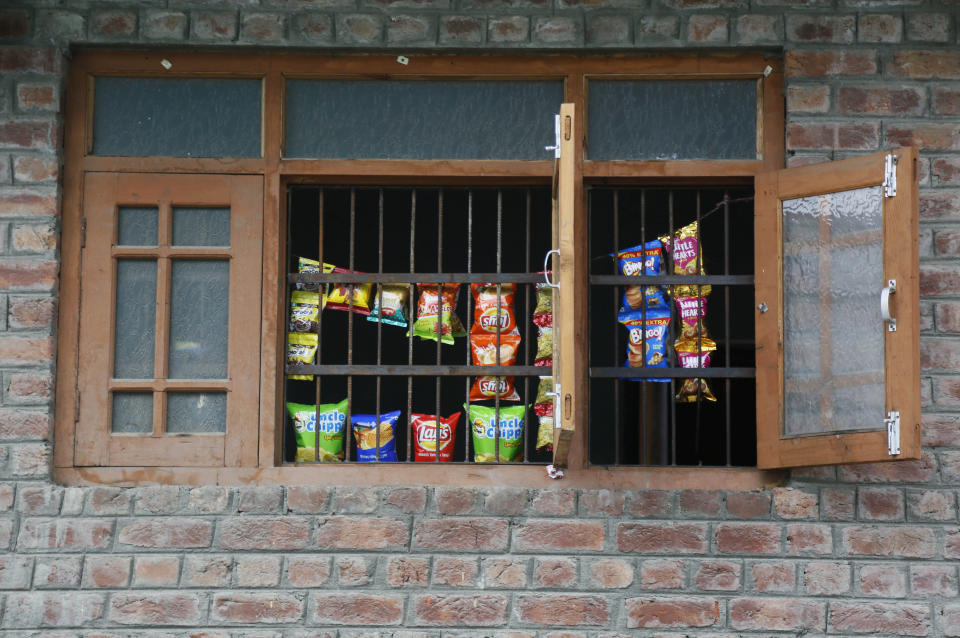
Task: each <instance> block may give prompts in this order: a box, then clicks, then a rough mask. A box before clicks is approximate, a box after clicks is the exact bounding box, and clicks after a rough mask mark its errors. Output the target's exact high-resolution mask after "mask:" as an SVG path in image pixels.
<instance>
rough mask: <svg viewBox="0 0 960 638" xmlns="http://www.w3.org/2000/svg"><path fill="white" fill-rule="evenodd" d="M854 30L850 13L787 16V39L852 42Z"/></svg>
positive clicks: (854, 24) (835, 42)
mask: <svg viewBox="0 0 960 638" xmlns="http://www.w3.org/2000/svg"><path fill="white" fill-rule="evenodd" d="M856 30H857V26H856V20H855V18H854V16H852V15H809V14H794V15H789V16H787V40H792V41H797V42H830V43H833V44H852V43H853V38H854V34H855V33H856Z"/></svg>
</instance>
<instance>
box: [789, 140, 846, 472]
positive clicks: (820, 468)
mask: <svg viewBox="0 0 960 638" xmlns="http://www.w3.org/2000/svg"><path fill="white" fill-rule="evenodd" d="M827 161H830V160H829V159H828V160H827ZM790 478H793V479H798V480H802V481H810V482H815V483H831V482H833V481H836V480H837V470H836V468H834V466H832V465H813V466H810V465H808V466H805V467H796V468H793V469H792V470H790Z"/></svg>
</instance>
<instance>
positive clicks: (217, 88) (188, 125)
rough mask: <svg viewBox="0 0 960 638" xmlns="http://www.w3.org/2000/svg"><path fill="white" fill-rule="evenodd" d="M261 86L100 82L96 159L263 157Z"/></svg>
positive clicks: (96, 89) (134, 80)
mask: <svg viewBox="0 0 960 638" xmlns="http://www.w3.org/2000/svg"><path fill="white" fill-rule="evenodd" d="M260 103H261V99H260V80H245V79H216V78H109V77H100V78H96V80H95V84H94V93H93V153H94V154H95V155H120V156H140V157H143V156H148V155H166V156H172V157H260V128H261V125H260V120H261V116H260Z"/></svg>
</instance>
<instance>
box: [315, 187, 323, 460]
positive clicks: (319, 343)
mask: <svg viewBox="0 0 960 638" xmlns="http://www.w3.org/2000/svg"><path fill="white" fill-rule="evenodd" d="M318 190H319V192H318V194H317V197H318V199H317V217H318V222H319V223H318V225H317V227H318V228H319V229H320V230H319V232H318V233H317V261H318V262H320V266H319V268H320V271H321V272H323V226H324V223H323V222H324V220H323V217H324V211H323V204H324V200H323V198H324V195H325V191H324V189H323V188H320V189H318ZM317 294H319V295H320V297H319V299H320V310H319V311H318V312H317V356H316V362H317V364H318V365H319V364H320V363H321V358H322V357H321V352H322V350H323V347H322V346H323V343H322V341H321V340H322V339H323V297H324V295H325V294H326V287H325V286H318V291H317ZM322 384H323V377H321V376H320V375H314V378H313V385H314V391H313V394H314V399H313V404H314V405H315V406H317V407H316V408H315V412H316V415H315V418H316V421H314V422H315V423H320V404H321V403H322V400H321V397H322V394H321V390H322V387H321V386H322ZM313 461H314V463H319V462H320V446H319V445H317V443H316V440H314V444H313Z"/></svg>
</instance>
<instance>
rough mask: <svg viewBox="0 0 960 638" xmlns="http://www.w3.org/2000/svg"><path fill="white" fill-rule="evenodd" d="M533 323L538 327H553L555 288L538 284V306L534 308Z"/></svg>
mask: <svg viewBox="0 0 960 638" xmlns="http://www.w3.org/2000/svg"><path fill="white" fill-rule="evenodd" d="M533 323H534V324H535V325H536V326H537V327H551V326H553V288H551V287H550V286H548V285H547V284H545V283H543V282H541V283H538V284H537V305H536V306H535V307H534V308H533Z"/></svg>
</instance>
